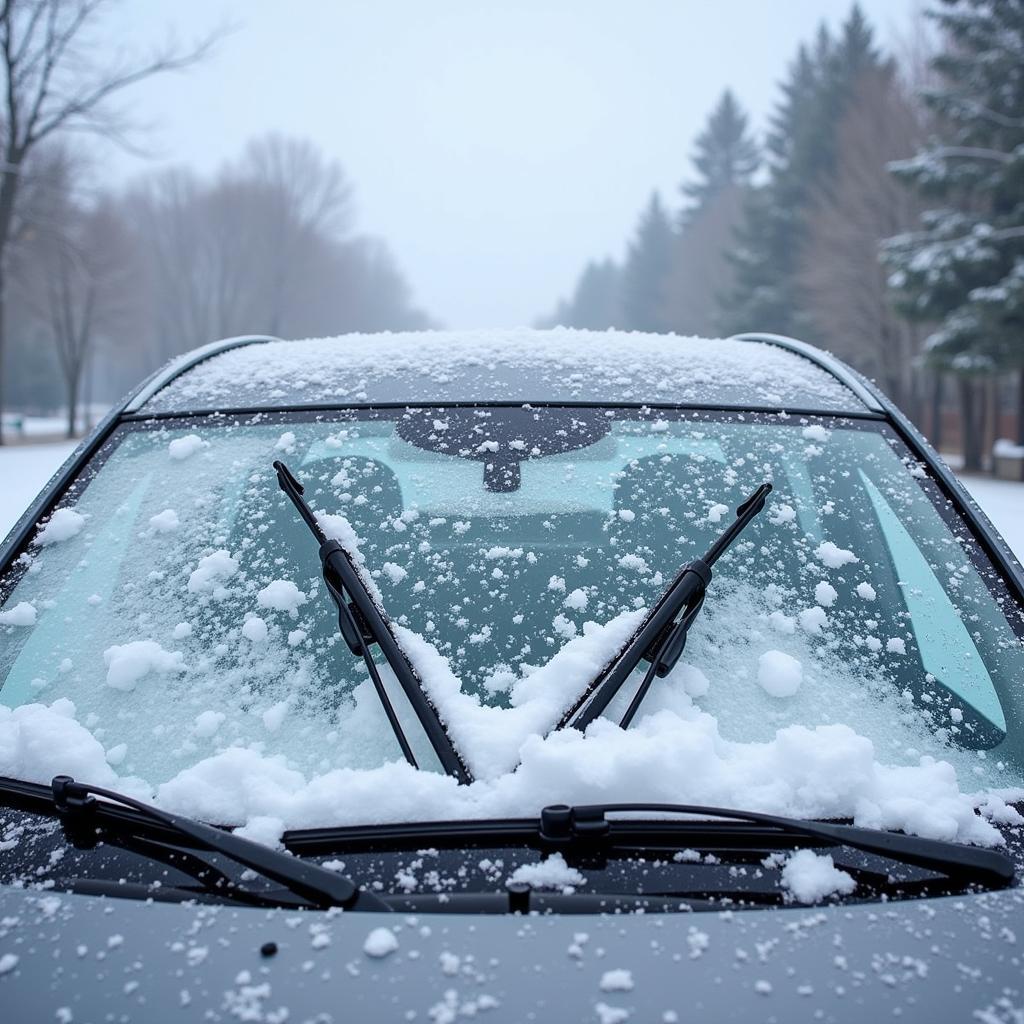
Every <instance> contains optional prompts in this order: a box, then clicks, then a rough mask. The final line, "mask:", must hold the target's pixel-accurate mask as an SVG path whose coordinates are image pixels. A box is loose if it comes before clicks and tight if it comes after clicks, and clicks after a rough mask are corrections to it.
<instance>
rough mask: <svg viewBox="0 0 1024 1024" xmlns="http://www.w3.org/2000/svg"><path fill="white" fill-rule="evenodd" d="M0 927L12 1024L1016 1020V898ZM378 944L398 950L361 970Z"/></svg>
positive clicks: (132, 915) (63, 917) (3, 914)
mask: <svg viewBox="0 0 1024 1024" xmlns="http://www.w3.org/2000/svg"><path fill="white" fill-rule="evenodd" d="M0 920H2V921H3V924H2V926H0V955H2V954H4V953H13V954H14V955H15V956H17V957H18V961H17V964H16V965H15V966H14V967H13V969H10V970H8V971H7V972H6V973H4V974H3V975H0V1005H2V1006H4V1007H6V1009H7V1012H8V1013H11V1016H9V1017H6V1019H8V1020H11V1021H12V1022H13V1021H17V1022H19V1024H20V1022H22V1021H25V1022H29V1021H52V1020H60V1019H62V1017H61V1016H60V1014H59V1011H60V1009H61V1008H62V1007H66V1008H67V1009H68V1010H69V1011H70V1016H66V1017H64V1018H63V1019H67V1020H70V1021H75V1022H80V1021H81V1022H87V1021H90V1022H91V1021H105V1020H133V1021H134V1020H138V1021H154V1020H175V1021H189V1020H197V1021H198V1020H213V1021H221V1020H223V1021H230V1020H236V1019H241V1020H250V1021H274V1020H277V1021H283V1020H284V1019H285V1017H284V1016H282V1015H280V1011H281V1009H282V1008H284V1009H286V1010H287V1020H288V1021H289V1022H290V1024H294V1022H305V1021H319V1022H323V1024H328V1022H334V1021H337V1022H340V1021H361V1022H363V1021H365V1022H369V1021H404V1020H419V1021H434V1022H437V1024H441V1022H443V1021H455V1020H457V1019H463V1018H468V1017H471V1016H472V1017H475V1018H479V1019H481V1020H485V1021H493V1022H494V1024H498V1022H502V1021H510V1022H511V1021H527V1020H565V1021H588V1020H593V1021H614V1020H620V1021H624V1020H627V1019H629V1020H636V1021H663V1020H669V1021H671V1020H672V1019H677V1020H679V1021H686V1020H693V1019H704V1020H714V1021H771V1020H776V1021H797V1020H821V1021H836V1022H841V1021H867V1020H872V1019H880V1018H884V1019H892V1018H893V1017H894V1016H896V1017H897V1019H899V1017H900V1015H902V1018H903V1019H910V1020H928V1021H969V1020H972V1019H975V1017H976V1015H977V1014H979V1013H985V1012H989V1013H990V1014H992V1016H990V1017H984V1018H982V1019H984V1020H991V1021H1000V1020H1007V1021H1011V1020H1018V1019H1019V1017H1013V1016H1012V1015H1011V1014H1010V1009H1013V1010H1015V1011H1016V1012H1017V1013H1018V1014H1019V1013H1020V1010H1021V1007H1022V1006H1024V1001H1022V1000H1024V995H1022V992H1021V989H1022V979H1024V959H1022V958H1024V893H1022V892H1021V891H1020V890H1013V891H1010V892H1002V893H992V894H987V895H982V896H974V897H970V898H955V897H947V898H941V899H929V900H916V901H910V902H905V903H900V904H895V905H892V906H889V907H887V906H884V905H875V906H865V905H860V906H852V907H843V906H825V907H813V908H792V909H785V910H776V911H771V912H764V911H756V910H755V911H737V912H733V913H729V912H725V913H693V914H686V913H679V914H668V915H659V914H650V915H635V914H634V915H623V916H591V915H581V916H575V915H560V916H544V917H541V916H526V917H522V916H486V915H484V916H467V915H432V916H431V915H420V916H419V917H418V918H410V917H405V916H402V915H398V914H374V913H321V912H301V913H298V912H295V911H288V910H272V911H266V910H256V909H249V908H245V909H238V908H234V907H229V906H210V905H205V906H189V905H182V904H173V903H146V902H141V901H137V900H117V899H110V898H107V899H98V898H94V897H88V896H81V895H68V894H61V895H55V894H46V893H43V892H27V891H17V890H12V889H6V890H0ZM381 927H387V928H390V929H393V930H394V934H395V936H396V938H397V948H396V949H395V951H394V952H392V953H390V954H388V955H386V956H384V957H372V956H369V955H368V954H367V953H366V952H364V949H363V947H364V943H365V942H366V940H367V937H368V936H369V934H370V933H371V932H372V931H373V930H374V929H376V928H381ZM268 942H272V943H275V944H276V947H277V952H276V953H275V954H274V955H272V956H265V955H262V954H261V952H260V950H261V947H263V946H264V944H265V943H268ZM613 971H614V972H620V971H628V972H629V975H630V979H631V983H632V987H631V988H628V989H627V988H618V987H616V986H615V982H616V978H617V975H614V974H613V975H611V976H609V977H605V976H606V974H607V972H613ZM602 979H604V988H602ZM623 980H624V979H623ZM1000 1000H1006V1003H1005V1004H1002V1005H1001V1004H1000ZM616 1009H620V1010H623V1011H626V1012H627V1013H628V1017H627V1016H619V1015H616V1014H615V1012H614V1011H615V1010H616ZM666 1013H675V1014H676V1015H677V1016H676V1017H675V1018H672V1017H671V1016H669V1017H667V1018H666V1017H665V1014H666ZM1000 1013H1003V1016H1000V1015H999V1014H1000Z"/></svg>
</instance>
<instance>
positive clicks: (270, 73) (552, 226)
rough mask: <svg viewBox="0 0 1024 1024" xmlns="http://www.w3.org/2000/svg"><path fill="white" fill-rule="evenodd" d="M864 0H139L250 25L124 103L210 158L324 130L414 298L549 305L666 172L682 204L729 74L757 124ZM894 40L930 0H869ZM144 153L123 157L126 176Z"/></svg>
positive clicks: (155, 26) (174, 140)
mask: <svg viewBox="0 0 1024 1024" xmlns="http://www.w3.org/2000/svg"><path fill="white" fill-rule="evenodd" d="M850 6H851V3H850V0H785V2H784V3H768V2H764V0H719V2H715V3H705V2H703V0H636V2H631V3H623V2H621V0H555V2H553V3H552V2H541V0H522V2H516V3H503V2H498V0H494V2H479V0H476V2H474V0H438V2H434V3H421V2H417V0H406V2H396V0H382V2H379V3H378V2H373V3H371V2H369V0H355V2H353V0H347V2H337V3H335V2H314V0H297V2H295V3H292V4H288V5H282V4H281V3H279V2H272V0H256V2H246V3H242V2H235V3H224V2H220V3H217V2H213V3H211V2H209V0H205V2H204V0H179V2H176V3H174V4H168V3H144V4H131V5H126V6H124V7H122V8H120V9H119V11H118V12H117V24H118V26H119V27H120V28H121V30H122V31H125V32H126V33H127V38H130V39H138V40H140V41H146V40H152V39H153V38H154V37H156V36H159V35H160V34H161V33H163V32H165V31H166V29H167V27H168V26H169V25H172V26H174V27H175V30H176V31H177V32H178V33H179V34H182V35H187V34H189V33H201V32H203V31H205V30H207V29H209V28H212V27H214V26H216V25H219V24H223V23H232V24H234V25H236V26H237V30H236V31H235V32H234V33H233V34H232V35H231V36H230V37H229V38H227V39H226V40H225V42H224V44H223V45H222V46H220V47H219V48H218V52H217V56H216V58H215V59H213V60H210V61H209V62H207V63H206V64H204V65H202V66H200V67H198V68H196V69H195V70H194V71H192V72H190V73H189V74H188V75H187V76H184V75H183V76H175V77H173V78H161V79H156V80H154V81H152V82H149V83H144V84H142V85H141V86H139V87H138V88H137V89H136V90H134V91H133V92H132V93H131V96H130V104H131V106H132V108H133V109H135V110H136V111H137V112H138V113H139V114H140V115H141V116H143V117H144V118H146V119H148V120H149V121H150V122H151V123H152V124H153V126H154V130H153V131H152V132H151V133H150V134H149V135H148V137H147V138H146V139H145V140H144V141H145V142H146V144H147V145H148V146H149V147H150V148H151V149H153V150H155V151H156V153H157V155H158V156H159V158H161V159H164V160H167V161H171V162H181V163H188V164H190V165H192V166H195V167H198V168H200V169H204V170H212V169H214V168H215V167H216V166H217V165H218V164H219V163H220V162H221V161H223V160H226V159H229V158H233V157H235V156H236V155H237V154H238V153H239V152H240V151H241V149H242V148H243V146H244V145H245V143H246V142H247V141H248V140H249V139H251V138H253V137H255V136H258V135H262V134H264V133H266V132H267V131H279V132H283V133H286V134H288V135H295V136H299V137H302V138H307V139H310V140H312V141H313V142H315V143H316V144H317V146H319V147H320V148H321V149H322V150H323V152H324V153H325V154H326V155H327V156H329V157H331V158H334V159H337V160H339V161H340V162H341V163H342V165H343V166H344V168H345V170H346V171H347V173H348V175H349V177H350V178H351V180H352V182H353V184H354V186H355V203H356V208H357V211H358V218H359V224H360V226H361V228H362V229H363V230H366V231H369V232H372V233H373V234H376V235H379V236H381V237H383V238H384V239H386V240H387V242H388V244H389V246H390V247H391V249H392V251H393V253H394V255H395V257H396V259H397V261H398V264H399V266H400V267H401V269H402V270H403V271H404V272H405V274H406V276H407V278H408V280H409V282H410V284H411V285H412V288H413V290H414V295H415V299H416V302H417V304H418V305H419V306H421V307H422V308H423V309H425V310H426V311H427V312H428V313H429V315H430V316H431V317H433V318H434V319H435V320H437V321H438V322H440V323H442V324H444V325H446V326H449V327H477V326H494V325H500V326H515V325H521V324H528V323H531V322H532V321H534V320H535V319H536V318H537V316H538V315H539V314H541V313H542V312H544V311H546V310H547V309H549V308H550V307H551V306H552V304H553V302H554V300H555V299H556V298H557V297H558V296H559V295H564V294H565V293H566V292H568V291H569V290H570V289H571V288H572V286H573V283H574V280H575V278H576V275H577V273H578V271H579V269H580V267H581V265H582V264H583V262H584V261H585V260H586V259H589V258H590V257H592V256H595V255H608V256H619V255H621V254H622V252H623V251H624V248H625V240H626V238H627V237H628V235H629V234H630V232H631V231H632V229H633V226H634V223H635V221H636V218H637V215H638V213H639V211H640V210H641V208H642V207H643V205H644V204H645V203H646V201H647V199H648V196H649V195H650V191H651V189H652V188H658V189H661V190H662V193H663V195H664V196H665V197H666V199H668V200H669V201H671V202H673V203H675V202H676V199H677V190H678V187H679V184H680V182H681V181H682V180H683V179H684V178H685V177H686V176H687V175H688V173H689V155H690V152H691V149H692V146H693V140H694V137H695V136H696V135H697V133H698V132H699V131H700V129H701V127H702V124H703V122H704V120H705V118H706V117H707V114H708V112H709V111H710V110H711V108H712V107H713V105H714V104H715V102H716V101H717V99H718V97H719V95H720V94H721V92H722V90H723V89H724V88H725V87H726V86H730V87H731V88H732V89H733V91H734V92H735V94H736V96H737V98H738V100H739V102H740V104H741V105H742V106H743V107H744V108H745V109H746V110H747V111H749V113H750V115H751V118H752V121H753V125H754V127H755V128H756V129H757V130H759V131H760V130H762V129H763V128H765V127H766V122H767V117H768V114H769V112H770V111H771V109H772V107H773V105H774V104H775V103H776V102H777V99H778V95H777V85H778V83H779V81H780V80H781V79H782V77H783V75H784V73H785V67H786V64H787V62H788V61H790V60H791V59H792V57H793V54H794V51H795V50H796V48H797V46H798V44H799V43H800V42H802V41H808V40H811V39H813V37H814V33H815V31H816V30H817V27H818V25H819V23H820V22H821V21H823V20H824V21H825V22H826V23H828V24H829V25H830V26H831V27H832V28H833V29H835V28H837V27H838V25H839V24H840V23H841V22H842V21H843V19H844V18H845V17H846V16H847V14H848V13H849V9H850ZM860 6H861V7H862V8H863V10H864V12H865V14H866V16H867V17H868V19H869V20H870V22H871V23H872V25H873V26H874V27H875V29H876V31H877V32H878V34H879V36H880V39H881V40H882V41H883V42H886V43H889V42H892V41H894V40H897V41H898V40H899V39H901V38H902V37H903V36H904V35H906V33H907V32H908V31H909V29H910V23H911V20H912V18H911V16H912V13H913V12H914V10H916V9H917V7H919V6H920V4H917V3H915V2H914V0H866V2H862V3H861V5H860ZM148 166H149V163H148V162H145V161H141V160H137V159H131V158H128V157H126V156H124V155H122V154H117V153H114V154H111V157H110V159H109V162H107V163H106V164H105V170H106V172H107V173H108V174H109V175H110V178H111V179H116V180H122V179H124V178H126V177H127V176H129V175H131V174H133V173H136V172H139V171H143V170H146V169H147V167H148Z"/></svg>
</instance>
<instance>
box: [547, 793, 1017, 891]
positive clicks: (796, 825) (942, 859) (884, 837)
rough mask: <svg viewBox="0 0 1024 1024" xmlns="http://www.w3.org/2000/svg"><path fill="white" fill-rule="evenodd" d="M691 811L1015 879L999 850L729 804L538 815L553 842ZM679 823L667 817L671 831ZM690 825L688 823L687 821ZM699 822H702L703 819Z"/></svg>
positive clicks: (981, 878)
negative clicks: (629, 816) (644, 816)
mask: <svg viewBox="0 0 1024 1024" xmlns="http://www.w3.org/2000/svg"><path fill="white" fill-rule="evenodd" d="M637 812H642V813H648V814H690V815H695V816H697V817H700V818H704V817H709V818H733V819H735V820H737V821H749V822H752V823H753V824H755V825H765V826H767V827H769V828H773V829H778V830H779V831H780V832H782V833H785V834H788V835H797V836H806V837H808V838H810V839H820V840H822V841H824V842H826V843H828V844H829V845H832V844H837V843H838V844H839V845H841V846H848V847H852V848H853V849H856V850H861V851H862V852H864V853H871V854H875V855H877V856H880V857H888V858H889V859H890V860H895V861H900V862H901V863H903V864H911V865H914V866H915V867H919V868H924V869H926V870H928V871H936V872H939V873H940V874H943V875H947V876H949V877H951V878H957V879H959V880H969V881H972V882H978V883H980V884H983V885H990V886H995V887H1003V886H1006V885H1009V884H1010V883H1011V882H1012V881H1013V878H1014V867H1013V862H1012V861H1011V860H1010V858H1009V857H1007V856H1006V855H1005V854H1002V853H1000V852H999V851H998V850H985V849H980V848H978V847H976V846H964V845H962V844H960V843H952V842H946V841H944V840H940V839H925V838H923V837H921V836H909V835H905V834H904V833H902V832H883V831H881V830H879V829H871V828H859V827H857V826H856V825H833V824H829V823H827V822H820V821H805V820H803V819H801V818H786V817H781V816H779V815H775V814H762V813H760V812H759V811H738V810H735V809H732V808H728V807H706V806H703V805H701V804H659V803H624V804H623V803H618V804H586V805H578V806H575V807H570V806H569V805H567V804H552V805H551V806H549V807H545V808H544V809H543V810H542V811H541V813H540V836H541V839H543V840H545V841H546V842H549V843H553V844H555V845H570V844H573V843H587V842H591V841H599V840H600V839H601V838H602V837H604V836H607V835H609V834H610V833H611V832H612V826H613V822H612V821H609V819H608V815H609V814H615V813H637ZM679 824H680V823H679V822H673V821H671V820H670V821H665V822H664V825H665V829H666V830H667V831H670V830H672V829H673V827H676V826H678V825H679ZM685 824H687V825H689V824H692V822H686V823H685ZM702 824H703V823H702Z"/></svg>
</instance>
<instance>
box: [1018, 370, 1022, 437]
mask: <svg viewBox="0 0 1024 1024" xmlns="http://www.w3.org/2000/svg"><path fill="white" fill-rule="evenodd" d="M1017 444H1024V369H1021V371H1020V375H1019V376H1018V377H1017Z"/></svg>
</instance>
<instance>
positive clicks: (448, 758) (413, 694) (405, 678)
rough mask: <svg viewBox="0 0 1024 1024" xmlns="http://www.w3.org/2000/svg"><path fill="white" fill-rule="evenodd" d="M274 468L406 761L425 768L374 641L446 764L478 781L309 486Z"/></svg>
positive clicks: (450, 770) (458, 775)
mask: <svg viewBox="0 0 1024 1024" xmlns="http://www.w3.org/2000/svg"><path fill="white" fill-rule="evenodd" d="M274 469H275V470H276V471H277V481H278V483H279V484H280V486H281V490H282V491H284V493H285V494H287V495H288V497H289V498H290V499H291V502H292V504H293V505H294V506H295V508H296V510H297V511H298V513H299V515H300V516H301V517H302V521H303V522H304V523H305V524H306V525H307V526H308V527H309V530H310V533H312V534H313V536H314V537H315V538H316V541H317V543H318V544H319V545H320V567H321V572H322V573H323V579H324V583H325V584H326V585H327V591H328V593H329V594H330V595H331V597H332V599H333V600H334V603H335V605H337V608H338V628H339V629H340V630H341V635H342V637H343V638H344V640H345V643H346V644H347V645H348V648H349V650H350V651H351V652H352V653H353V654H355V655H357V656H361V657H362V659H363V661H364V662H366V668H367V671H368V672H369V673H370V678H371V679H372V680H373V685H374V689H376V691H377V696H378V697H379V698H380V702H381V704H382V706H383V708H384V714H385V715H386V716H387V719H388V722H389V723H390V725H391V728H392V729H393V730H394V733H395V737H396V739H397V740H398V745H399V747H401V749H402V754H403V756H404V757H405V759H406V761H408V762H409V764H411V765H412V766H413V767H414V768H417V767H419V766H418V765H417V763H416V757H415V755H414V754H413V752H412V747H411V746H410V745H409V741H408V739H406V736H405V732H404V730H403V729H402V725H401V722H399V720H398V715H397V714H396V713H395V708H394V705H393V704H392V703H391V698H390V697H389V696H388V692H387V689H386V688H385V686H384V681H383V680H382V679H381V676H380V671H379V670H378V668H377V664H376V662H375V661H374V660H373V655H372V653H371V652H370V644H371V643H375V644H377V646H378V647H379V648H380V650H381V653H382V654H383V655H384V658H385V659H386V660H387V662H388V664H389V665H390V666H391V670H392V671H393V672H394V674H395V678H396V679H397V680H398V682H399V684H400V685H401V687H402V689H403V690H404V691H405V695H406V696H407V697H408V699H409V703H410V704H411V705H412V707H413V710H414V711H415V712H416V716H417V718H418V719H419V721H420V724H421V725H422V726H423V730H424V732H426V734H427V737H428V738H429V739H430V742H431V744H432V745H433V747H434V751H435V752H436V754H437V757H438V760H440V762H441V765H442V767H443V768H444V769H445V771H446V772H448V774H449V775H454V776H455V777H456V778H457V779H458V780H459V781H460V782H470V781H472V780H471V778H470V776H469V773H468V772H467V771H466V768H465V765H463V763H462V761H461V759H460V758H459V756H458V754H457V753H456V752H455V748H454V747H453V746H452V742H451V739H450V738H449V737H448V734H447V733H446V732H445V730H444V726H442V724H441V721H440V719H439V718H438V717H437V714H436V713H435V712H434V709H433V708H432V707H431V705H430V703H429V702H428V701H427V698H426V694H425V693H424V691H423V687H422V686H421V685H420V681H419V680H418V679H417V678H416V675H415V673H414V672H413V670H412V667H411V666H410V664H409V662H408V660H407V659H406V657H405V655H404V654H403V653H402V650H401V648H400V647H399V646H398V642H397V641H396V640H395V638H394V635H393V634H392V632H391V630H390V629H389V628H388V625H387V623H386V622H385V621H384V617H383V616H382V615H381V612H380V610H379V609H378V607H377V604H376V602H375V601H374V599H373V596H372V595H371V594H370V592H369V590H367V588H366V584H365V583H364V582H363V580H362V578H361V577H360V575H359V572H358V570H357V569H356V567H355V566H354V565H353V564H352V559H351V558H350V557H349V554H348V552H347V551H346V550H345V549H344V548H343V547H342V546H341V544H340V543H339V542H338V541H336V540H332V539H330V538H329V537H328V536H327V534H326V533H324V529H323V527H322V526H321V525H320V522H319V520H318V519H317V517H316V513H314V512H313V510H312V509H311V508H310V507H309V503H308V502H307V501H306V499H305V498H304V497H303V492H304V490H305V488H304V487H303V486H302V484H301V483H299V481H298V479H297V478H296V477H295V475H294V474H293V473H292V471H291V470H290V469H289V468H288V467H287V466H286V465H285V464H284V463H283V462H281V461H277V462H275V463H274Z"/></svg>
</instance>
